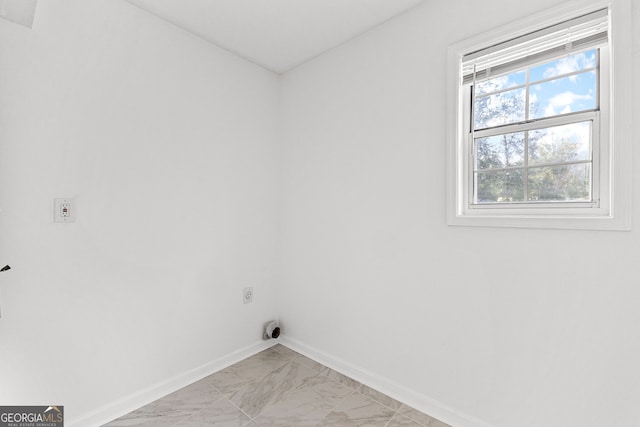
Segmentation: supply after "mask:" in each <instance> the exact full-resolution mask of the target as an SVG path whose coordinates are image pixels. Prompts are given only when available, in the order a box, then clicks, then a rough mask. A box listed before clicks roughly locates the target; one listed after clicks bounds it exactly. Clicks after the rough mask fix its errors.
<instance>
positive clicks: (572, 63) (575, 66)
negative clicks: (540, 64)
mask: <svg viewBox="0 0 640 427" xmlns="http://www.w3.org/2000/svg"><path fill="white" fill-rule="evenodd" d="M595 65H596V55H595V53H591V54H590V55H589V56H587V54H586V52H583V53H579V54H577V55H571V56H568V57H566V58H561V59H559V60H557V61H555V62H552V63H551V64H550V66H549V67H548V68H546V69H545V70H544V72H543V73H542V76H543V77H544V78H545V79H548V78H552V77H556V76H560V75H563V74H568V73H573V72H574V71H578V70H584V69H586V68H593V67H595ZM576 79H577V76H575V75H574V76H570V77H569V80H571V81H572V82H575V81H576Z"/></svg>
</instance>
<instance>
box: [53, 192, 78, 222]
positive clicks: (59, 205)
mask: <svg viewBox="0 0 640 427" xmlns="http://www.w3.org/2000/svg"><path fill="white" fill-rule="evenodd" d="M53 220H54V221H55V222H75V221H76V203H75V199H73V198H63V199H55V200H54V204H53Z"/></svg>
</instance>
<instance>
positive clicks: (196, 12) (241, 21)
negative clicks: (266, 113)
mask: <svg viewBox="0 0 640 427" xmlns="http://www.w3.org/2000/svg"><path fill="white" fill-rule="evenodd" d="M128 1H129V2H130V3H132V4H134V5H136V6H138V7H140V8H142V9H145V10H147V11H149V12H151V13H153V14H154V15H157V16H159V17H160V18H163V19H165V20H167V21H169V22H171V23H173V24H175V25H177V26H179V27H181V28H183V29H185V30H187V31H190V32H192V33H194V34H197V35H198V36H200V37H202V38H204V39H206V40H208V41H210V42H211V43H214V44H216V45H218V46H220V47H222V48H224V49H227V50H229V51H231V52H234V53H236V54H237V55H240V56H241V57H243V58H245V59H248V60H250V61H251V62H254V63H256V64H258V65H260V66H262V67H264V68H267V69H269V70H272V71H275V72H276V73H283V72H285V71H287V70H290V69H291V68H293V67H295V66H296V65H299V64H301V63H303V62H305V61H307V60H308V59H310V58H313V57H315V56H317V55H319V54H320V53H322V52H324V51H326V50H327V49H331V48H332V47H335V46H337V45H339V44H341V43H343V42H345V41H347V40H349V39H351V38H353V37H355V36H357V35H359V34H361V33H363V32H365V31H367V30H369V29H371V28H373V27H375V26H376V25H379V24H381V23H382V22H384V21H387V20H388V19H390V18H392V17H394V16H396V15H398V14H400V13H402V12H404V11H406V10H408V9H410V8H411V7H413V6H416V5H417V4H419V3H421V2H423V1H424V0H128Z"/></svg>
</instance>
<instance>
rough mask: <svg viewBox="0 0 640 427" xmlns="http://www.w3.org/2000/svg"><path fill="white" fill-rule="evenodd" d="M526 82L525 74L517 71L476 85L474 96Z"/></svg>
mask: <svg viewBox="0 0 640 427" xmlns="http://www.w3.org/2000/svg"><path fill="white" fill-rule="evenodd" d="M526 82H527V72H526V71H517V72H515V73H511V74H507V75H506V76H500V77H496V78H495V79H490V80H487V81H484V82H481V83H477V84H476V96H479V95H484V94H487V93H491V92H497V91H499V90H504V89H509V88H512V87H515V86H520V85H523V84H525V83H526Z"/></svg>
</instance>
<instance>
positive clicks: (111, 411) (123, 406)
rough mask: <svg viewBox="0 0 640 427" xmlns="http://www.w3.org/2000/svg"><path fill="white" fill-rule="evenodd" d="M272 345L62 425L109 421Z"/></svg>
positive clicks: (199, 369) (250, 349)
mask: <svg viewBox="0 0 640 427" xmlns="http://www.w3.org/2000/svg"><path fill="white" fill-rule="evenodd" d="M275 344H276V342H274V340H270V341H259V342H256V343H254V344H252V345H250V346H248V347H245V348H242V349H240V350H237V351H234V352H232V353H230V354H228V355H226V356H222V357H220V358H218V359H216V360H213V361H211V362H208V363H205V364H204V365H202V366H199V367H197V368H194V369H191V370H189V371H186V372H184V373H182V374H179V375H176V376H174V377H172V378H169V379H167V380H165V381H162V382H160V383H157V384H154V385H152V386H150V387H147V388H145V389H143V390H139V391H137V392H135V393H133V394H130V395H129V396H126V397H123V398H122V399H118V400H116V401H115V402H111V403H108V404H106V405H104V406H102V407H100V408H98V409H96V410H94V411H92V412H90V413H87V414H81V415H80V416H78V417H76V418H72V419H70V420H65V421H67V423H66V425H68V426H69V427H87V426H96V427H97V426H101V425H103V424H106V423H108V422H109V421H112V420H114V419H116V418H119V417H121V416H123V415H125V414H128V413H129V412H131V411H133V410H135V409H137V408H140V407H141V406H144V405H146V404H148V403H151V402H153V401H154V400H157V399H160V398H161V397H163V396H166V395H167V394H169V393H173V392H174V391H176V390H179V389H181V388H182V387H185V386H187V385H189V384H191V383H194V382H196V381H198V380H201V379H202V378H204V377H207V376H209V375H211V374H213V373H214V372H218V371H219V370H221V369H224V368H226V367H228V366H231V365H233V364H234V363H237V362H239V361H241V360H244V359H246V358H247V357H250V356H253V355H254V354H256V353H259V352H261V351H262V350H265V349H267V348H269V347H271V346H273V345H275Z"/></svg>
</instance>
